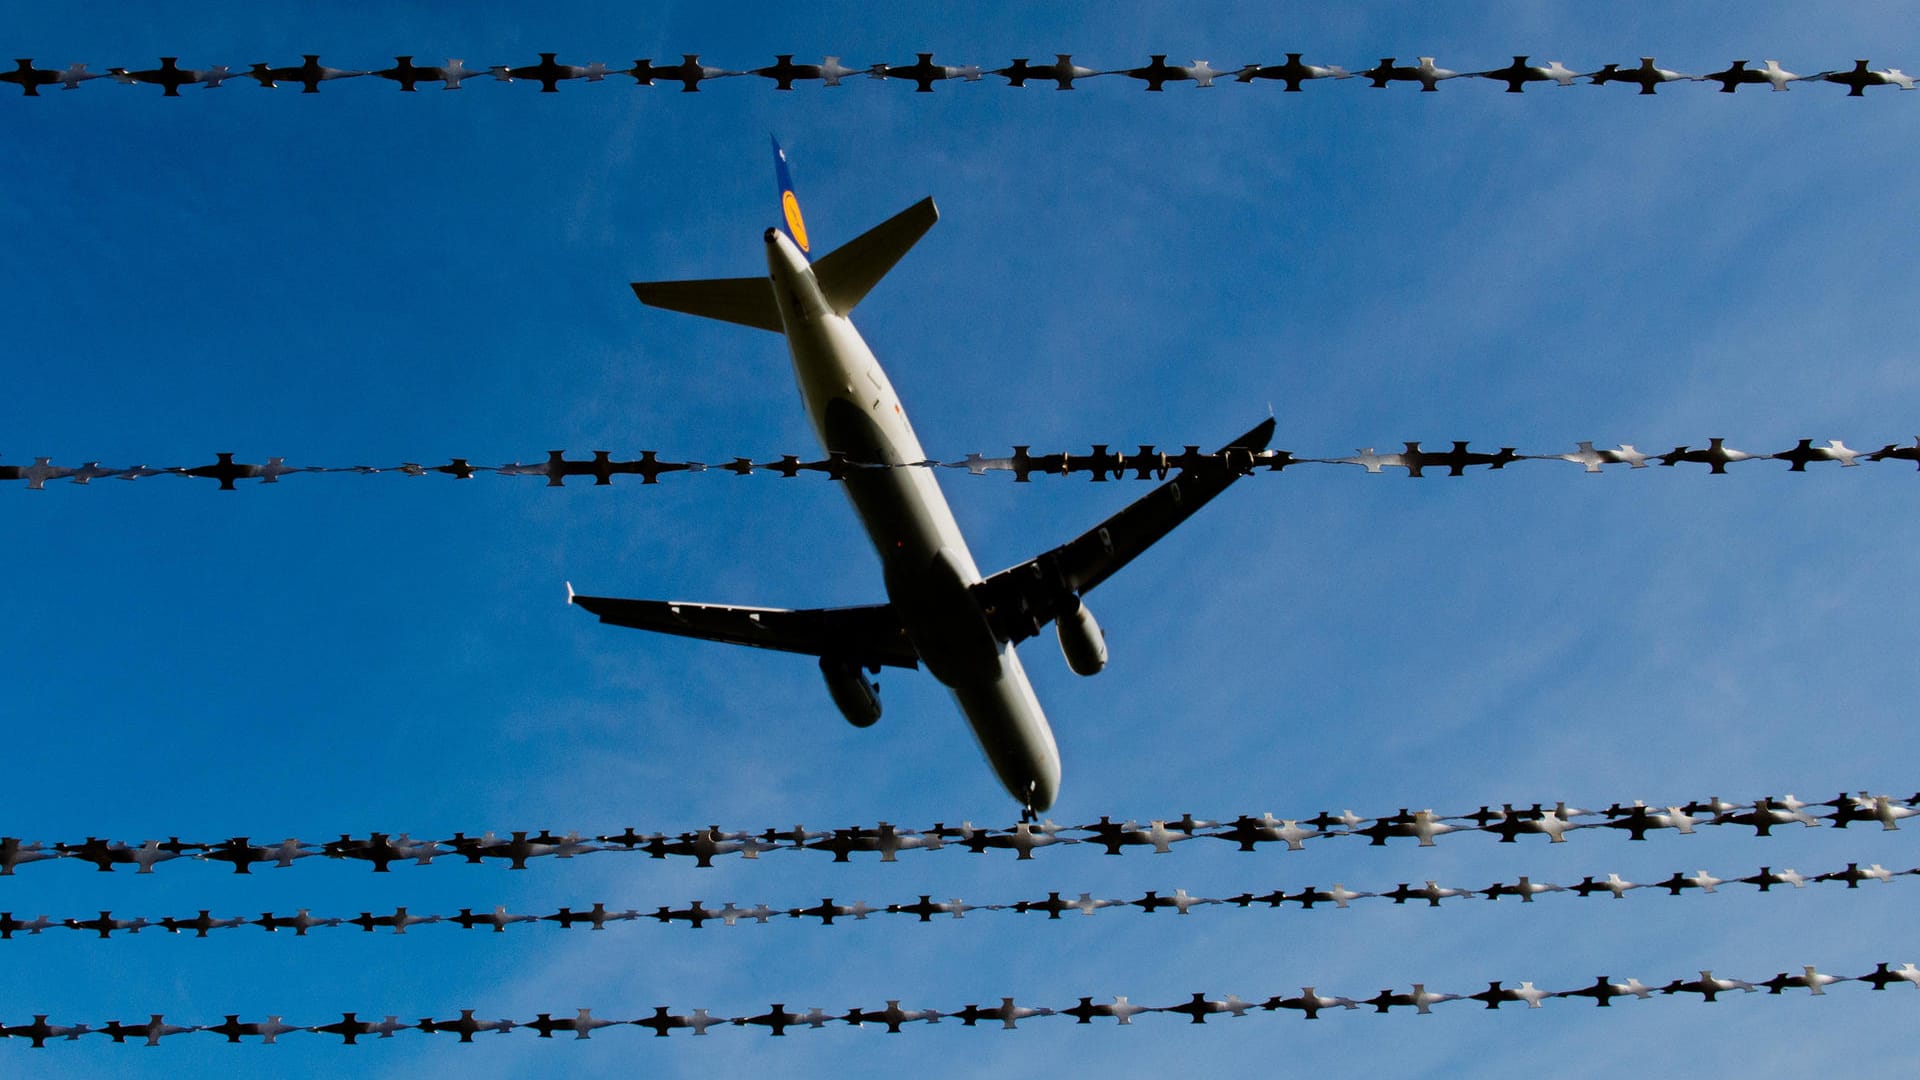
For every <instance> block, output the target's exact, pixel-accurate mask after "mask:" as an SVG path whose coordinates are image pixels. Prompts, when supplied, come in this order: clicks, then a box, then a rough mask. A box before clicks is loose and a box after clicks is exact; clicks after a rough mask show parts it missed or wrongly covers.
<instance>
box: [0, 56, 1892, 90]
mask: <svg viewBox="0 0 1920 1080" xmlns="http://www.w3.org/2000/svg"><path fill="white" fill-rule="evenodd" d="M795 55H796V54H794V53H779V54H776V55H775V57H774V62H773V63H772V64H771V65H767V66H763V67H754V68H741V69H734V68H724V67H715V66H713V65H711V64H706V63H703V62H701V59H700V56H701V54H699V53H682V54H681V59H680V62H679V63H677V64H656V63H654V61H653V60H652V59H651V58H649V59H641V60H635V61H633V63H632V64H631V65H630V66H621V65H619V64H617V63H615V64H609V63H607V62H604V61H593V62H589V63H585V64H565V63H561V62H560V61H559V54H558V53H553V52H543V53H540V54H539V60H538V61H537V62H534V63H530V64H529V63H521V64H511V63H506V64H481V65H475V66H471V67H470V66H468V65H467V63H466V61H465V60H458V59H450V60H448V61H447V62H446V63H444V64H438V65H416V64H415V63H414V62H413V56H412V55H406V56H395V57H394V63H393V66H391V67H384V68H365V69H362V68H336V67H329V66H327V65H325V64H323V63H321V62H320V56H319V54H317V53H307V54H304V55H303V56H302V58H301V63H299V64H297V65H294V64H274V63H272V62H270V61H256V62H253V63H250V64H247V65H245V66H244V67H242V66H239V65H233V64H213V65H209V66H207V67H200V68H185V67H181V66H180V63H179V60H180V58H179V57H178V56H177V55H176V56H163V57H160V58H159V59H160V63H159V66H157V67H151V68H139V69H132V68H128V67H121V66H111V67H108V68H107V69H106V70H105V71H89V70H87V67H88V65H87V64H84V63H72V64H69V65H68V66H67V67H65V68H41V67H36V66H35V64H34V61H33V59H32V58H19V59H16V60H15V61H14V70H12V71H6V72H0V82H7V83H12V84H14V85H15V86H18V87H20V89H21V91H22V93H23V94H24V95H25V96H27V97H39V96H40V90H41V89H42V88H43V87H44V88H49V89H51V88H52V87H55V86H58V87H60V88H61V89H62V90H76V89H79V87H80V86H81V85H82V84H84V83H88V82H93V81H95V80H98V79H112V80H113V82H114V83H115V84H118V85H122V86H157V87H160V88H161V95H162V96H163V97H179V96H180V89H181V87H184V86H199V87H201V88H202V89H214V88H216V87H219V86H221V85H222V84H223V83H226V82H229V81H231V82H241V81H245V80H251V81H253V82H254V83H255V84H256V85H258V86H260V87H264V88H266V89H274V88H276V87H278V86H280V85H281V84H282V83H285V84H288V85H297V86H299V87H300V89H301V92H302V93H306V94H314V93H318V92H319V90H320V87H321V84H323V83H329V82H335V81H338V80H342V79H355V78H363V77H371V78H373V79H378V80H383V81H386V82H389V83H392V84H394V85H396V86H397V87H398V88H399V89H400V90H402V91H408V92H411V91H413V90H415V89H416V88H417V87H419V86H421V85H433V84H439V85H440V86H441V88H442V89H445V90H458V89H460V88H461V87H462V85H463V84H464V83H465V82H466V81H467V80H469V79H482V80H488V81H492V82H496V83H513V82H524V83H535V84H538V85H539V87H540V90H541V91H542V92H544V93H554V92H556V91H558V89H559V86H560V84H561V83H563V82H574V81H580V82H588V83H598V82H604V81H606V80H607V79H608V78H609V77H614V78H616V79H618V78H620V77H625V78H630V79H632V80H633V82H632V84H630V85H632V86H634V87H650V86H654V85H655V84H656V83H658V84H668V85H670V84H673V83H678V84H680V89H681V91H683V92H686V93H693V92H697V91H698V90H699V89H700V87H701V85H702V84H703V83H706V82H711V81H715V80H725V79H733V78H743V77H753V78H759V79H764V80H766V81H768V82H771V83H773V85H774V89H776V90H781V91H791V90H792V89H793V88H794V84H795V83H798V82H816V81H817V82H819V83H821V84H822V85H823V86H826V87H838V86H840V85H842V84H843V83H844V82H845V81H848V80H852V79H856V78H857V77H860V76H865V77H866V80H868V81H882V82H887V81H892V82H904V83H912V84H913V86H914V89H915V90H916V91H918V92H920V93H931V92H932V91H933V87H934V84H936V83H941V82H966V83H978V82H981V81H982V80H983V78H984V77H985V76H988V75H993V76H996V77H998V78H1001V79H1005V80H1006V84H1005V85H1007V86H1008V87H1010V88H1015V89H1019V88H1024V87H1025V86H1027V84H1028V83H1036V84H1038V83H1049V82H1050V83H1052V84H1054V87H1055V88H1056V89H1059V90H1072V89H1074V87H1075V84H1076V83H1078V82H1081V81H1084V80H1087V79H1097V78H1113V77H1118V78H1121V79H1128V80H1134V81H1136V82H1139V83H1144V84H1145V88H1146V89H1147V90H1149V91H1155V92H1158V91H1161V90H1163V89H1164V88H1165V87H1166V86H1167V84H1169V83H1191V84H1193V85H1194V86H1195V87H1197V88H1201V89H1206V88H1211V87H1212V86H1213V85H1214V84H1215V82H1216V81H1218V82H1222V83H1230V84H1239V85H1252V84H1255V83H1262V82H1264V83H1281V84H1284V86H1285V88H1286V89H1287V90H1288V91H1295V92H1297V91H1299V90H1300V89H1301V87H1302V86H1303V85H1304V84H1305V83H1308V82H1317V81H1321V80H1332V81H1336V82H1338V81H1343V80H1348V79H1353V78H1356V77H1357V78H1358V79H1360V80H1362V81H1363V82H1365V83H1367V84H1368V85H1370V86H1372V87H1374V88H1375V89H1385V88H1386V87H1388V86H1389V85H1391V84H1393V83H1412V84H1417V85H1418V86H1419V87H1420V89H1421V90H1422V91H1425V92H1434V91H1437V90H1438V89H1439V88H1440V84H1441V83H1443V82H1452V81H1455V80H1458V79H1469V80H1477V81H1480V82H1481V83H1483V84H1485V83H1489V82H1491V83H1504V84H1505V88H1506V92H1507V93H1512V94H1518V93H1522V92H1523V91H1524V90H1525V89H1526V88H1527V87H1528V86H1531V85H1534V84H1536V83H1553V84H1555V85H1556V86H1558V87H1567V86H1572V85H1575V84H1576V83H1581V84H1584V85H1594V86H1604V85H1607V84H1610V83H1620V84H1624V85H1626V86H1633V87H1638V88H1639V92H1640V93H1641V94H1643V95H1650V94H1653V93H1655V92H1656V91H1657V89H1658V88H1659V87H1661V86H1664V85H1666V84H1669V83H1695V84H1715V85H1717V86H1718V87H1719V89H1720V91H1721V92H1723V93H1728V94H1731V93H1734V92H1735V91H1737V90H1738V89H1739V88H1740V87H1742V86H1767V87H1769V88H1771V89H1772V90H1774V91H1783V90H1786V89H1788V88H1789V87H1790V86H1791V85H1792V84H1794V83H1802V82H1813V83H1826V84H1828V85H1832V86H1843V87H1845V88H1846V90H1847V96H1848V97H1864V96H1865V92H1866V89H1867V88H1868V87H1870V86H1871V87H1879V86H1894V87H1898V88H1899V89H1901V90H1911V89H1913V88H1914V78H1913V77H1912V76H1910V75H1908V74H1906V73H1905V72H1903V71H1901V70H1900V69H1899V68H1895V67H1885V68H1874V67H1872V65H1871V63H1870V62H1869V61H1867V60H1864V59H1856V60H1854V61H1853V63H1852V66H1851V67H1835V68H1827V69H1823V70H1820V71H1816V72H1811V73H1808V74H1798V73H1795V72H1792V71H1789V70H1787V69H1785V68H1783V67H1781V66H1780V63H1779V61H1777V60H1767V61H1766V62H1765V63H1764V64H1762V65H1761V66H1760V67H1757V68H1756V67H1749V66H1748V64H1749V63H1751V61H1749V60H1734V61H1732V62H1730V63H1729V64H1728V65H1727V67H1725V68H1723V69H1721V70H1719V71H1713V72H1706V73H1693V74H1689V73H1687V72H1682V71H1676V70H1674V69H1671V68H1663V67H1661V66H1660V65H1659V64H1658V63H1656V62H1655V60H1654V58H1653V57H1651V56H1643V57H1641V58H1640V62H1639V64H1637V65H1635V64H1630V63H1629V64H1620V63H1611V64H1605V65H1603V66H1600V67H1597V68H1587V69H1586V70H1576V69H1574V68H1570V67H1568V66H1567V65H1566V64H1564V63H1562V62H1560V61H1558V60H1553V61H1549V62H1547V63H1545V64H1535V63H1530V62H1529V60H1530V57H1528V56H1526V55H1524V54H1515V55H1514V56H1513V60H1512V62H1511V63H1509V64H1507V65H1506V66H1504V67H1499V68H1485V69H1478V70H1456V69H1452V68H1446V67H1441V66H1440V65H1438V64H1436V63H1435V62H1434V58H1433V57H1432V56H1421V57H1418V58H1417V63H1414V64H1403V63H1400V62H1399V58H1398V57H1392V56H1389V57H1382V58H1381V59H1380V61H1379V63H1378V64H1376V65H1374V66H1372V67H1369V68H1359V67H1358V66H1357V65H1356V66H1354V67H1351V68H1349V67H1347V66H1342V65H1338V64H1321V63H1311V64H1310V63H1306V62H1305V61H1303V60H1302V59H1301V58H1302V57H1303V56H1304V55H1305V54H1304V53H1287V54H1286V57H1287V59H1286V61H1285V62H1284V63H1279V64H1268V63H1248V64H1242V65H1240V66H1238V67H1232V66H1229V67H1225V68H1216V67H1214V66H1213V65H1212V64H1211V63H1209V62H1208V61H1206V60H1194V61H1192V62H1191V63H1188V64H1169V63H1167V57H1168V56H1169V55H1171V54H1169V53H1153V54H1150V56H1149V59H1148V61H1147V63H1146V64H1143V65H1138V66H1132V67H1115V68H1091V67H1086V66H1083V65H1081V64H1077V63H1075V62H1074V60H1073V54H1071V53H1055V54H1054V60H1053V62H1051V63H1040V64H1036V63H1034V62H1033V60H1032V58H1031V57H1016V58H1014V59H1013V60H1012V61H1011V62H1010V63H1008V64H1007V65H1006V66H1004V67H986V66H984V65H982V64H977V63H970V64H939V63H935V62H934V59H933V56H934V54H933V53H930V52H923V53H916V54H915V58H914V60H913V62H912V63H906V64H890V63H869V64H866V65H857V64H856V65H848V64H844V63H842V62H841V58H840V57H838V56H825V57H822V59H821V62H820V63H818V64H812V63H799V64H796V63H794V60H793V57H794V56H795Z"/></svg>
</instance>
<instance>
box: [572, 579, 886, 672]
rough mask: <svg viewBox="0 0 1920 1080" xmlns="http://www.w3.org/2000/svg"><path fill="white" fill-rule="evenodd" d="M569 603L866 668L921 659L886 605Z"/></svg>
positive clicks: (614, 619)
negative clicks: (791, 606) (797, 607)
mask: <svg viewBox="0 0 1920 1080" xmlns="http://www.w3.org/2000/svg"><path fill="white" fill-rule="evenodd" d="M571 600H572V603H574V604H576V605H578V606H580V607H582V608H585V609H586V610H587V611H589V612H591V613H592V614H594V615H597V616H599V618H600V621H601V622H603V623H607V624H609V625H612V626H626V627H631V628H633V629H635V630H651V631H653V632H655V633H661V634H675V635H678V636H680V637H692V638H703V639H705V640H708V641H722V642H726V643H728V644H731V645H750V646H753V647H754V648H759V649H774V650H777V651H780V652H792V653H804V654H806V655H808V656H832V657H836V658H839V659H844V660H849V661H852V662H855V663H858V664H861V665H863V666H867V665H881V666H888V667H905V668H911V667H918V666H920V656H919V654H918V653H916V652H915V651H914V648H913V643H912V642H911V641H909V640H908V639H907V633H906V630H905V629H903V628H902V627H901V625H900V620H899V618H898V617H896V616H895V615H894V613H893V609H892V608H891V607H889V606H888V605H886V604H873V605H869V606H866V607H846V608H811V609H803V610H789V609H785V608H760V607H740V606H736V605H728V604H693V603H687V602H685V601H681V600H627V599H621V598H618V597H611V596H574V597H572V598H571Z"/></svg>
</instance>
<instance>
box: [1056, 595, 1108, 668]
mask: <svg viewBox="0 0 1920 1080" xmlns="http://www.w3.org/2000/svg"><path fill="white" fill-rule="evenodd" d="M1054 627H1055V629H1056V630H1058V631H1059V634H1060V652H1061V654H1062V655H1064V656H1065V657H1066V658H1067V666H1068V667H1070V668H1072V669H1073V673H1074V674H1075V675H1098V674H1100V669H1101V668H1104V667H1106V666H1107V635H1106V634H1104V633H1102V632H1101V630H1100V624H1099V623H1097V622H1094V621H1093V612H1091V611H1088V610H1087V605H1085V604H1083V603H1081V602H1080V598H1079V597H1077V596H1076V597H1074V598H1073V608H1072V609H1071V610H1069V611H1066V612H1063V613H1062V614H1061V615H1060V617H1059V619H1057V620H1055V622H1054Z"/></svg>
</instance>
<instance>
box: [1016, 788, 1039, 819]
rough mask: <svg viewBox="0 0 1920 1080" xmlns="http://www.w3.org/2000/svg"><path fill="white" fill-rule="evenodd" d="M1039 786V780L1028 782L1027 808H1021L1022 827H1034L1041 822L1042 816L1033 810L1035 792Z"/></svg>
mask: <svg viewBox="0 0 1920 1080" xmlns="http://www.w3.org/2000/svg"><path fill="white" fill-rule="evenodd" d="M1039 786H1040V782H1039V781H1037V780H1029V781H1027V802H1026V805H1025V806H1022V807H1021V808H1020V824H1022V825H1033V824H1035V823H1037V822H1038V821H1039V820H1040V815H1039V814H1038V813H1037V812H1035V811H1034V809H1033V792H1034V789H1035V788H1037V787H1039Z"/></svg>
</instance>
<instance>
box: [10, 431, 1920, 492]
mask: <svg viewBox="0 0 1920 1080" xmlns="http://www.w3.org/2000/svg"><path fill="white" fill-rule="evenodd" d="M1813 443H1814V440H1813V439H1801V440H1800V441H1799V442H1798V443H1797V444H1796V445H1794V446H1792V447H1789V448H1787V449H1785V450H1777V451H1774V452H1772V453H1750V452H1748V451H1745V450H1737V449H1734V448H1732V447H1729V446H1727V445H1726V440H1725V439H1724V438H1718V437H1716V438H1711V439H1709V440H1708V441H1707V445H1706V446H1704V447H1701V446H1697V445H1696V444H1691V443H1688V444H1683V445H1680V446H1676V447H1674V448H1673V449H1672V450H1669V451H1667V452H1666V453H1661V454H1647V453H1642V452H1641V451H1639V450H1637V449H1635V447H1634V445H1633V444H1631V443H1622V444H1620V445H1619V446H1617V447H1615V448H1614V449H1611V450H1604V449H1596V448H1595V447H1594V444H1593V443H1592V442H1591V441H1582V442H1579V443H1576V444H1575V448H1574V449H1573V450H1572V451H1570V452H1567V453H1558V454H1521V453H1517V452H1515V450H1514V448H1513V447H1511V446H1503V447H1501V448H1500V449H1499V450H1498V451H1496V452H1492V453H1489V452H1486V451H1474V450H1470V449H1469V448H1468V447H1469V446H1470V443H1468V442H1466V441H1458V440H1456V441H1454V442H1453V443H1452V445H1451V447H1450V448H1449V449H1447V450H1428V449H1425V448H1423V446H1422V445H1421V442H1420V441H1418V440H1414V441H1408V442H1404V443H1402V444H1401V446H1402V449H1400V450H1395V451H1390V452H1388V453H1384V454H1382V453H1377V452H1376V451H1375V449H1374V448H1373V447H1370V446H1369V447H1362V448H1360V449H1359V450H1357V451H1356V452H1355V453H1354V454H1353V455H1352V456H1349V457H1298V456H1295V455H1294V453H1293V452H1292V451H1289V450H1263V451H1259V452H1257V453H1250V452H1248V451H1245V450H1220V451H1213V452H1203V451H1202V450H1201V449H1200V448H1199V447H1198V446H1193V445H1188V446H1186V447H1184V448H1183V449H1181V450H1178V451H1166V450H1161V449H1158V448H1156V447H1155V446H1154V445H1152V444H1148V443H1143V444H1140V445H1139V449H1137V450H1135V451H1132V452H1128V451H1124V450H1113V449H1110V446H1111V444H1108V443H1095V444H1093V447H1092V449H1091V450H1090V451H1089V452H1088V453H1085V454H1079V453H1074V452H1071V451H1062V452H1057V453H1046V454H1035V453H1033V452H1032V450H1031V447H1030V446H1026V445H1020V446H1015V447H1014V448H1013V452H1012V453H1011V454H1009V455H1007V456H1005V457H991V458H990V457H986V456H984V455H982V454H979V453H972V454H968V455H967V456H966V457H964V458H961V459H959V460H955V461H934V460H927V461H914V462H906V463H903V464H875V463H870V462H860V461H853V460H849V459H848V458H847V457H845V456H844V455H841V454H837V453H836V454H829V455H828V456H826V457H824V458H819V459H815V460H811V461H803V460H801V457H800V455H798V454H783V455H781V456H779V457H778V458H776V459H773V460H769V461H755V460H753V459H752V458H749V457H736V458H733V459H732V460H731V461H727V462H703V461H672V460H662V459H661V458H660V456H659V453H658V452H657V451H653V450H645V451H642V452H641V454H640V456H639V457H637V458H632V459H628V460H620V461H616V460H614V459H613V455H612V452H611V451H607V450H596V451H594V453H593V456H592V457H590V458H568V457H567V456H566V454H567V452H566V451H564V450H550V451H548V452H547V457H546V460H544V461H542V460H535V461H531V462H518V461H515V462H508V463H506V464H501V465H476V464H473V463H472V462H471V461H470V460H469V459H467V458H463V457H456V458H450V459H448V461H447V463H446V464H444V465H422V464H420V463H419V462H415V461H405V462H402V463H400V464H398V465H289V464H287V462H286V459H285V458H284V457H269V458H268V459H267V460H266V461H265V462H237V461H235V460H233V459H234V454H233V453H232V452H227V451H222V452H220V453H218V454H216V455H215V456H214V460H213V461H212V462H210V463H207V464H204V465H159V466H153V465H122V466H103V465H101V464H100V462H98V461H85V462H83V463H82V464H79V465H57V464H55V463H54V461H53V459H52V457H50V456H45V457H36V458H34V460H33V464H31V465H9V464H3V463H0V482H4V481H13V480H19V481H24V482H25V483H26V486H27V489H28V490H32V491H41V490H45V488H46V485H47V484H48V483H49V482H51V481H66V482H68V483H72V484H79V485H87V484H90V483H91V482H93V481H95V480H107V479H117V480H145V479H149V478H151V477H156V476H171V477H187V478H192V479H203V480H212V481H215V482H217V483H218V484H219V486H220V488H221V490H224V491H232V490H235V484H236V482H237V481H240V480H258V481H260V482H261V483H263V484H274V483H278V482H279V481H280V479H281V478H282V477H286V476H297V475H300V474H302V473H336V474H338V473H347V474H358V475H363V476H373V475H382V474H398V475H402V476H416V477H417V476H426V475H428V474H437V475H444V476H452V477H454V478H455V479H460V480H471V479H472V478H474V477H475V476H478V475H481V474H483V473H484V474H491V475H497V476H515V477H528V476H530V477H539V478H541V479H544V480H545V481H546V482H547V486H549V487H564V486H565V485H566V482H567V480H568V478H570V477H581V478H591V479H592V480H593V482H594V484H595V486H606V485H609V484H612V483H613V481H614V478H615V477H620V476H638V477H639V478H640V482H641V483H643V484H657V483H659V481H660V477H662V476H666V475H669V474H671V473H715V474H718V473H731V474H733V475H736V476H747V475H750V474H752V473H756V472H758V473H772V474H775V475H779V476H782V477H785V478H788V479H791V478H793V477H795V476H798V475H799V474H801V473H803V472H805V473H814V474H817V475H820V476H825V477H828V478H829V479H834V480H839V479H843V478H845V477H846V476H847V475H849V474H850V473H853V472H855V471H858V470H864V469H897V468H929V469H931V468H939V469H950V470H963V469H964V470H965V471H967V472H968V473H969V474H971V475H975V476H981V475H985V474H986V473H989V472H1010V473H1012V474H1013V478H1014V481H1015V482H1016V483H1027V482H1029V481H1030V480H1031V478H1032V477H1034V476H1069V475H1074V474H1078V473H1085V474H1087V475H1088V476H1089V477H1090V478H1091V479H1093V480H1095V481H1101V482H1104V481H1108V480H1124V479H1128V478H1131V479H1134V480H1163V479H1165V478H1166V477H1167V476H1168V475H1169V474H1170V473H1174V472H1179V471H1182V470H1186V469H1192V468H1199V467H1219V466H1226V467H1229V468H1237V469H1239V470H1241V471H1243V472H1261V471H1264V472H1270V473H1277V472H1283V471H1285V470H1287V469H1290V468H1294V467H1296V466H1314V465H1349V466H1358V467H1360V468H1361V469H1363V470H1365V471H1366V472H1369V473H1375V474H1378V473H1383V472H1385V471H1386V470H1388V469H1400V470H1404V472H1405V475H1407V476H1409V477H1412V478H1415V479H1419V478H1422V477H1424V476H1426V475H1428V473H1429V472H1430V471H1432V472H1435V473H1439V472H1444V473H1445V474H1446V475H1448V476H1461V475H1463V474H1465V472H1466V470H1467V469H1470V468H1476V469H1477V468H1485V469H1486V470H1487V471H1490V472H1492V471H1499V470H1502V469H1504V468H1506V467H1507V466H1508V465H1511V464H1514V463H1515V462H1521V461H1563V462H1570V463H1572V464H1575V465H1579V466H1581V467H1582V469H1583V470H1584V471H1586V472H1589V473H1598V472H1601V471H1604V469H1605V467H1606V466H1608V465H1625V466H1627V467H1628V468H1630V469H1644V468H1647V467H1648V466H1650V465H1662V466H1668V467H1672V466H1677V465H1683V464H1686V465H1705V466H1706V467H1707V468H1708V471H1709V472H1711V473H1714V474H1724V473H1725V472H1726V471H1727V468H1728V467H1729V466H1732V465H1740V464H1743V463H1745V462H1749V461H1784V462H1786V463H1787V465H1788V470H1789V471H1791V472H1805V471H1806V469H1807V466H1808V465H1809V464H1812V463H1815V462H1826V461H1832V462H1838V463H1839V465H1840V467H1842V468H1850V467H1853V466H1857V465H1860V464H1863V463H1869V462H1880V461H1911V462H1914V463H1915V464H1916V467H1920V436H1916V437H1915V438H1914V444H1913V445H1912V446H1901V445H1899V444H1896V443H1887V444H1885V445H1884V446H1882V447H1881V448H1880V449H1878V450H1874V451H1859V450H1853V449H1851V448H1849V447H1848V446H1847V445H1846V444H1845V443H1843V442H1841V441H1840V440H1838V439H1830V440H1827V443H1826V445H1825V446H1815V445H1813Z"/></svg>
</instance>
